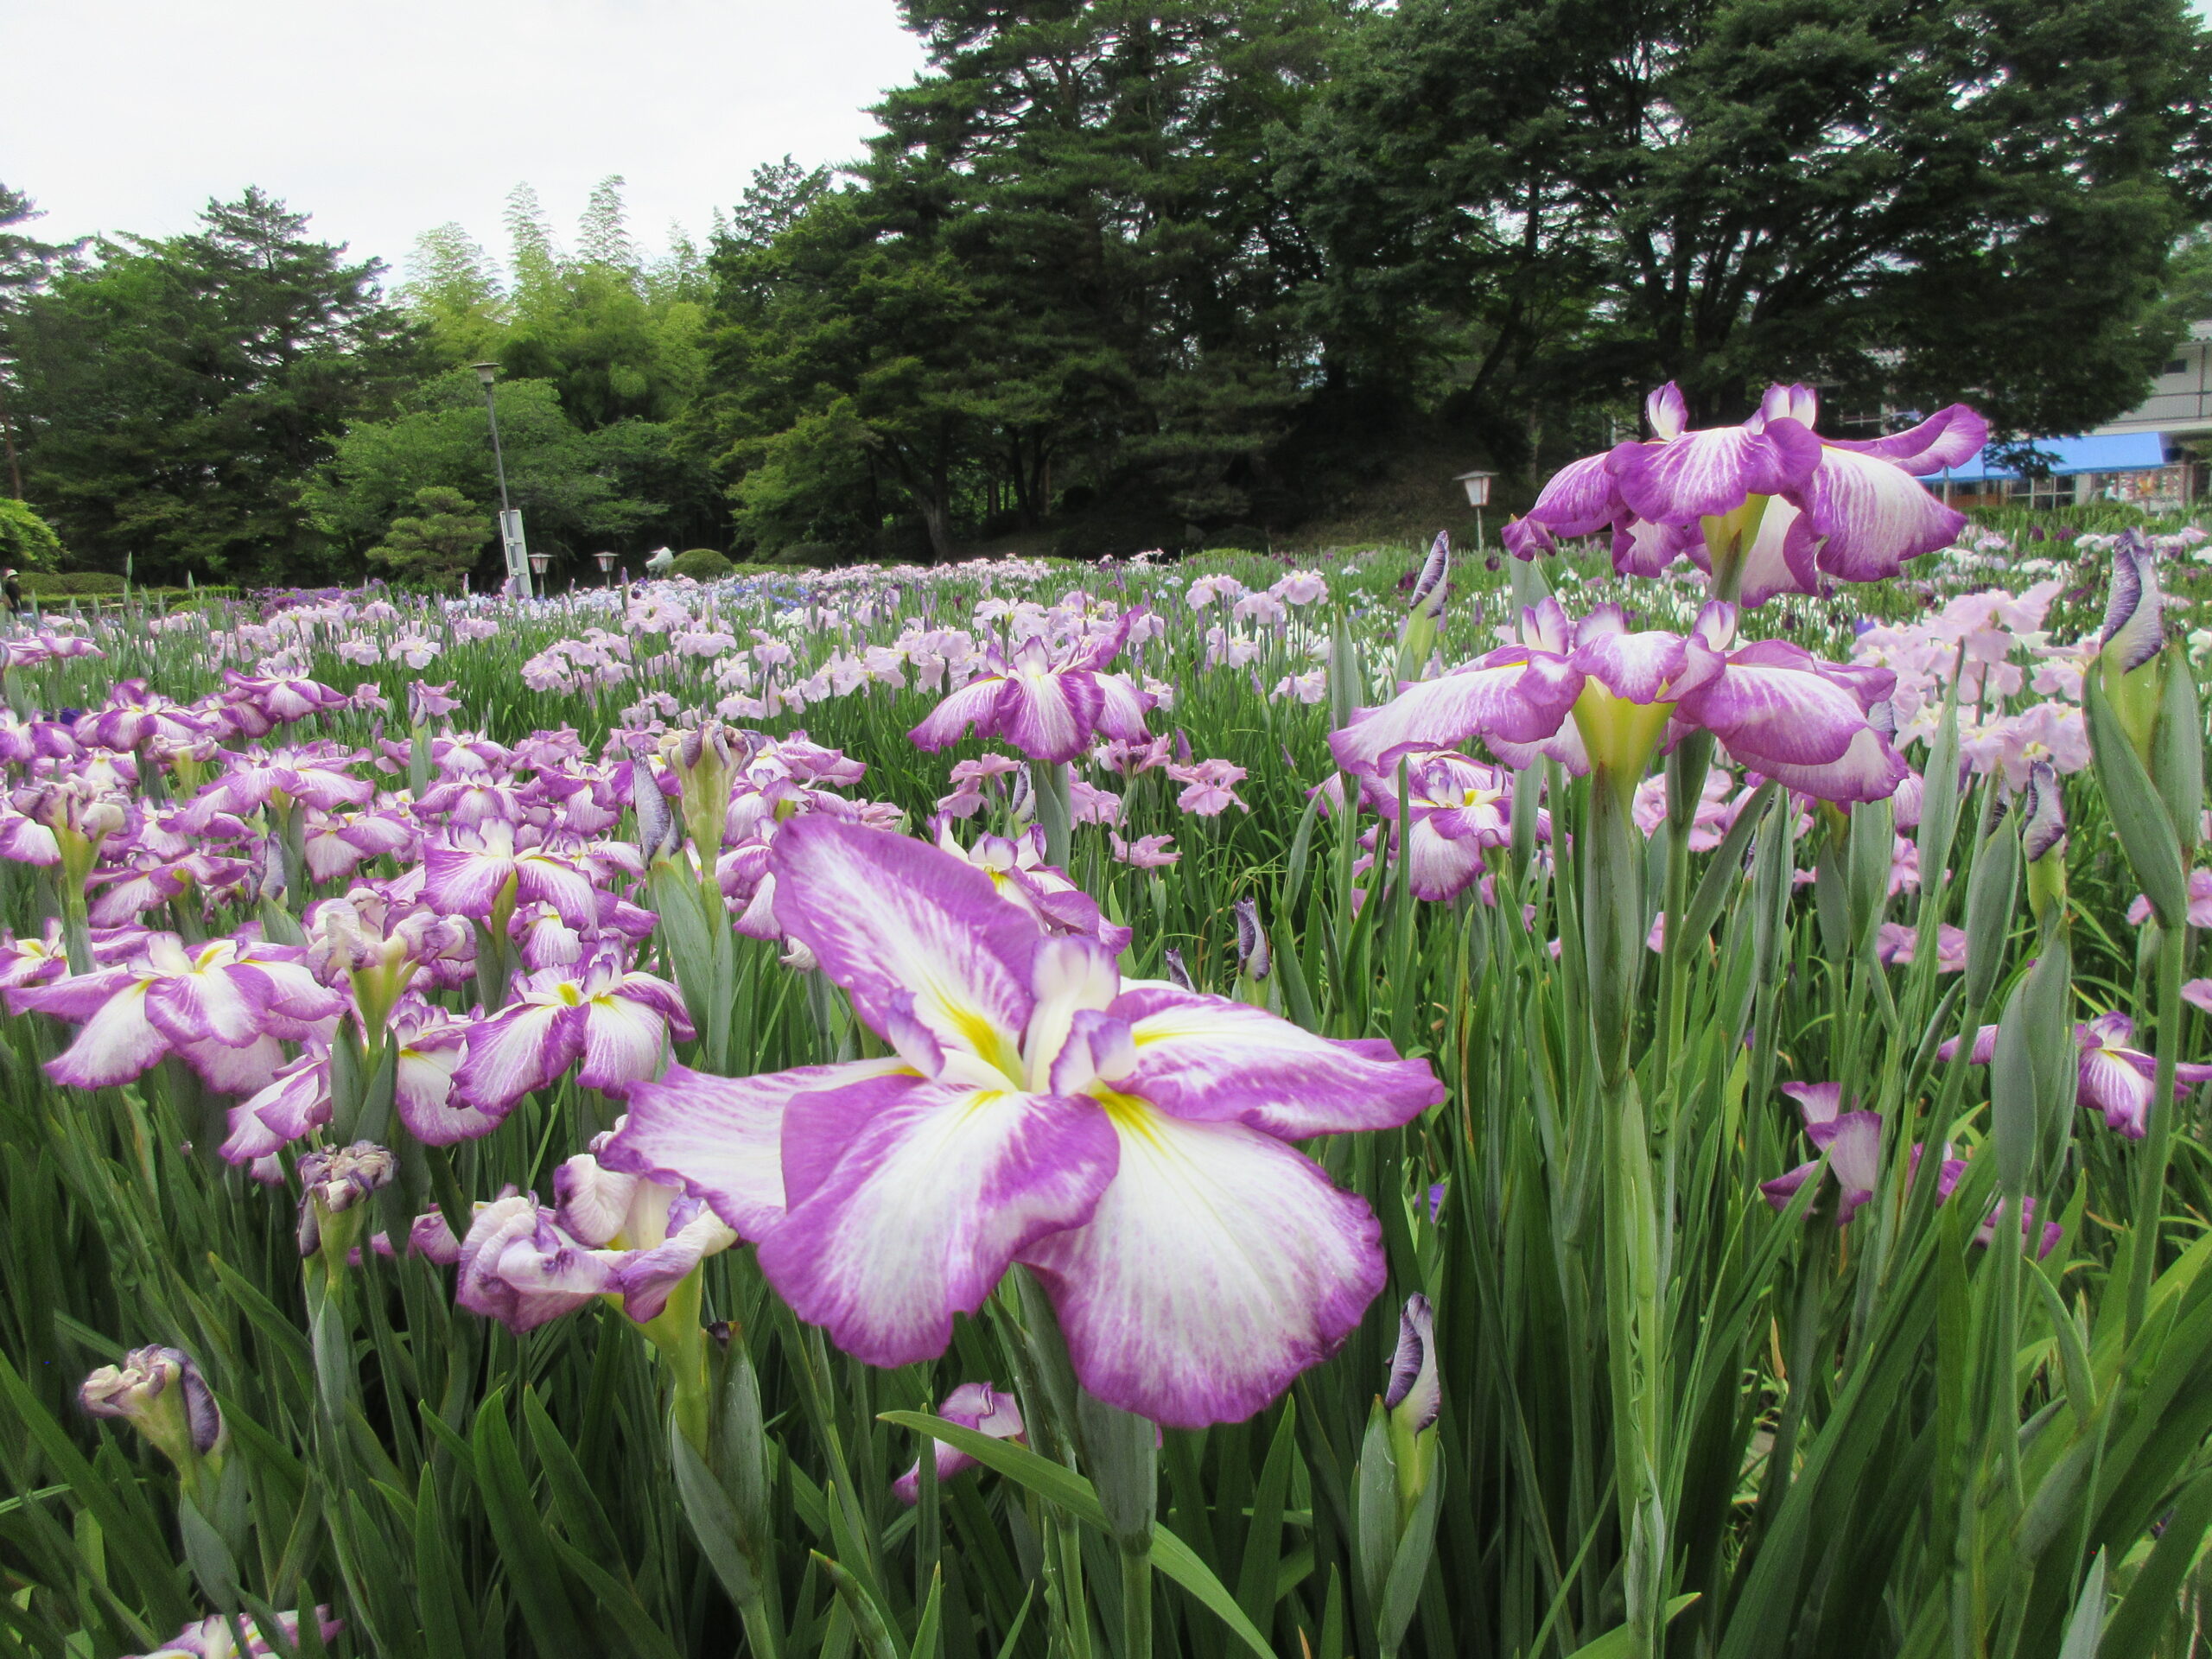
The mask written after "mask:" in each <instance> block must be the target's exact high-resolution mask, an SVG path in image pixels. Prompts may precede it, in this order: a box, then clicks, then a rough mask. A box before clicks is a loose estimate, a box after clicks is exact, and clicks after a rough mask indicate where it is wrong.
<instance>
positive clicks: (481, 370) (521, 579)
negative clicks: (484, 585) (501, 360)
mask: <svg viewBox="0 0 2212 1659" xmlns="http://www.w3.org/2000/svg"><path fill="white" fill-rule="evenodd" d="M474 367H475V370H476V378H478V379H479V380H481V381H482V382H483V383H484V413H485V414H486V416H489V417H490V419H491V423H492V467H493V471H494V472H496V473H498V474H499V545H500V547H501V549H502V550H504V551H505V554H506V557H507V590H508V591H509V592H510V593H512V594H514V595H515V596H516V597H517V598H518V599H528V598H529V597H531V582H530V572H531V557H530V547H529V543H526V542H525V541H524V539H523V533H522V514H520V513H519V512H516V511H515V510H514V507H513V506H512V505H511V504H510V503H509V502H508V500H507V461H506V457H505V455H504V454H502V453H501V452H500V449H499V405H498V404H496V403H494V402H493V397H492V382H493V380H495V379H497V378H499V365H498V364H496V363H479V364H476V365H474ZM549 562H550V561H549Z"/></svg>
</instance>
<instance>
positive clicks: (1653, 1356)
mask: <svg viewBox="0 0 2212 1659" xmlns="http://www.w3.org/2000/svg"><path fill="white" fill-rule="evenodd" d="M1701 785H1702V780H1701V779H1700V786H1701ZM1632 787H1633V785H1630V784H1628V783H1627V782H1626V780H1624V779H1619V778H1616V777H1614V776H1612V775H1611V773H1610V771H1609V769H1608V768H1606V767H1605V766H1599V767H1598V768H1596V769H1595V770H1594V771H1593V772H1592V774H1591V778H1590V791H1589V795H1588V797H1587V799H1588V802H1589V817H1588V818H1587V820H1586V823H1585V825H1584V835H1583V836H1582V838H1581V840H1580V842H1579V843H1578V846H1579V847H1580V849H1583V856H1584V857H1586V859H1587V860H1588V862H1587V863H1586V865H1585V866H1584V868H1583V892H1584V895H1585V902H1584V916H1583V926H1584V929H1585V937H1586V939H1587V941H1588V955H1587V966H1586V973H1587V975H1588V978H1589V982H1590V986H1591V1007H1590V1012H1591V1019H1592V1035H1593V1039H1594V1040H1595V1044H1596V1053H1597V1058H1598V1061H1599V1078H1600V1086H1599V1112H1600V1116H1601V1119H1602V1122H1601V1123H1600V1126H1599V1137H1600V1139H1599V1145H1600V1147H1601V1148H1602V1156H1603V1159H1604V1180H1605V1240H1606V1249H1605V1325H1606V1338H1607V1343H1608V1346H1609V1349H1610V1351H1611V1364H1610V1367H1609V1370H1610V1372H1611V1382H1612V1395H1613V1446H1614V1469H1615V1474H1616V1479H1617V1483H1618V1501H1619V1503H1620V1515H1621V1531H1622V1534H1623V1535H1624V1538H1625V1539H1626V1541H1627V1555H1626V1559H1625V1560H1624V1563H1623V1568H1624V1580H1625V1586H1626V1591H1627V1599H1628V1615H1629V1627H1630V1653H1631V1655H1633V1656H1634V1659H1651V1656H1653V1655H1655V1654H1656V1653H1657V1652H1658V1651H1659V1643H1660V1640H1661V1637H1662V1630H1663V1626H1664V1616H1663V1613H1662V1608H1663V1606H1664V1605H1665V1600H1666V1566H1667V1537H1666V1535H1667V1518H1666V1501H1665V1497H1664V1495H1663V1491H1662V1487H1663V1483H1662V1480H1661V1478H1660V1476H1659V1471H1660V1469H1661V1468H1662V1467H1663V1466H1664V1465H1665V1461H1666V1459H1665V1450H1664V1447H1665V1433H1666V1414H1665V1409H1664V1403H1663V1402H1664V1400H1665V1397H1666V1394H1667V1387H1666V1352H1665V1350H1666V1327H1665V1321H1664V1308H1663V1301H1664V1292H1663V1287H1662V1283H1661V1280H1660V1253H1659V1241H1658V1217H1657V1213H1656V1200H1655V1198H1654V1194H1653V1191H1652V1169H1651V1144H1650V1132H1649V1128H1648V1127H1647V1126H1646V1123H1645V1121H1644V1114H1643V1098H1642V1096H1641V1095H1640V1094H1639V1093H1638V1091H1637V1081H1636V1074H1635V1072H1634V1071H1632V1070H1631V1069H1630V1066H1629V1064H1628V1060H1629V1042H1628V1032H1627V1029H1626V1025H1627V1021H1628V1020H1629V1019H1630V1005H1631V1002H1632V1000H1633V992H1632V987H1633V985H1634V983H1635V976H1636V975H1637V973H1638V972H1639V971H1640V969H1641V966H1642V964H1641V962H1640V960H1639V958H1640V957H1641V953H1642V951H1643V938H1642V930H1641V929H1640V928H1639V927H1638V926H1637V921H1638V920H1639V919H1640V918H1641V915H1642V906H1641V904H1640V902H1639V901H1638V894H1639V893H1640V891H1641V878H1642V874H1643V870H1642V860H1643V845H1642V842H1641V838H1640V837H1638V836H1636V835H1635V834H1634V833H1633V830H1634V823H1633V820H1632V819H1631V817H1630V792H1631V790H1632Z"/></svg>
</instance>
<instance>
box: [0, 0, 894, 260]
mask: <svg viewBox="0 0 2212 1659" xmlns="http://www.w3.org/2000/svg"><path fill="white" fill-rule="evenodd" d="M0 41H4V42H5V45H4V48H0V55H3V56H4V59H5V61H6V63H7V65H8V70H7V90H6V92H5V94H4V95H3V96H0V182H5V183H6V184H8V185H10V186H11V187H13V188H16V189H19V190H26V191H29V193H30V194H31V195H32V196H34V197H35V198H36V199H37V201H38V205H39V206H40V207H42V208H44V209H45V210H46V212H47V215H48V216H47V218H46V219H43V220H42V221H41V223H40V225H39V233H40V234H41V235H44V236H45V237H47V238H48V239H49V240H60V239H62V238H67V237H73V236H79V235H83V234H86V233H88V232H94V231H108V232H115V231H137V232H144V233H148V234H165V233H168V232H176V231H181V230H186V229H188V228H190V226H191V225H192V223H193V221H194V217H195V215H196V214H197V213H198V211H199V209H200V207H201V206H202V205H203V204H204V203H205V202H206V201H207V199H208V198H209V197H210V196H212V195H219V196H225V197H229V196H234V195H236V194H238V193H239V192H240V191H241V190H243V189H244V188H245V186H247V185H248V184H258V185H260V186H262V187H263V188H265V189H267V190H270V191H271V192H273V193H274V194H277V195H279V196H281V197H283V199H284V200H285V201H287V202H288V203H289V205H290V206H291V207H293V208H294V209H295V210H296V211H301V212H306V213H312V214H313V215H314V219H313V221H312V229H313V230H314V231H315V233H316V234H318V235H320V236H322V237H325V238H330V239H333V240H340V241H344V242H346V243H349V244H351V245H352V246H353V249H354V250H355V251H357V252H362V253H373V254H376V255H378V256H379V257H382V258H383V259H385V261H386V262H387V263H389V264H391V265H392V266H393V267H394V269H395V271H397V270H399V269H400V268H401V266H402V264H403V262H404V259H405V257H406V254H407V251H408V249H409V248H410V246H411V245H413V243H414V240H415V238H416V235H417V234H418V233H420V232H423V230H426V229H428V228H429V226H433V225H438V224H442V223H444V222H445V221H446V220H448V219H457V220H459V221H460V222H461V224H462V225H464V226H467V228H468V229H469V230H470V231H471V232H473V233H474V235H475V236H476V237H477V238H478V239H479V240H480V241H481V242H483V243H484V244H485V245H486V246H487V247H489V248H490V249H491V250H492V251H493V252H494V253H499V252H503V251H504V249H505V233H504V232H503V231H502V229H501V226H500V218H499V215H500V209H501V207H502V204H503V203H504V201H505V197H506V194H507V192H508V191H509V190H510V189H511V188H513V187H514V185H515V184H516V183H518V181H524V180H527V181H530V182H531V184H533V185H535V186H536V187H537V193H538V196H539V198H540V199H541V200H543V203H544V205H545V208H546V211H547V213H548V215H549V217H550V219H552V221H553V225H554V228H555V231H556V234H557V235H559V236H560V237H561V238H562V239H563V242H564V243H570V242H572V241H573V239H574V232H575V221H576V216H577V214H578V213H580V212H581V211H582V208H583V205H584V199H585V197H586V195H587V194H588V193H589V191H590V189H591V188H592V186H593V185H594V183H596V182H597V181H599V180H600V179H601V178H604V177H605V176H606V175H608V174H610V173H620V174H621V175H623V176H624V178H625V179H626V181H628V188H627V190H626V195H627V199H628V201H629V205H630V227H631V233H632V236H633V237H635V238H637V239H638V241H639V243H640V244H641V245H644V246H645V247H647V248H648V249H657V248H658V247H660V246H661V245H663V244H664V240H665V234H666V229H667V226H668V223H669V221H670V220H671V219H677V220H680V221H681V222H682V223H683V225H684V226H686V227H687V228H688V229H690V232H692V234H693V235H694V236H695V237H697V238H701V239H702V240H703V238H704V232H705V231H706V227H707V219H708V215H709V212H710V211H711V210H712V209H713V208H714V207H716V206H721V207H724V208H725V209H727V207H728V205H729V204H730V203H731V202H733V201H734V200H736V198H737V196H738V194H739V193H740V192H741V190H742V189H743V188H744V187H745V184H746V182H747V180H748V179H749V178H750V177H751V175H752V172H753V168H754V166H755V165H757V164H758V163H760V162H767V161H773V160H775V159H776V158H778V157H779V156H782V155H783V154H784V153H785V151H786V150H788V151H790V152H791V154H792V155H793V156H796V157H797V158H798V160H799V161H801V162H806V163H809V164H813V163H817V162H839V161H843V160H847V159H849V158H851V157H853V156H857V155H859V154H860V153H861V144H862V139H863V137H864V136H865V135H866V134H867V133H868V132H869V131H871V130H873V124H872V123H871V122H870V121H869V120H868V118H867V117H866V116H864V115H862V114H861V109H862V107H863V106H864V105H868V104H870V103H873V102H874V101H875V98H876V95H877V93H879V92H880V91H882V90H883V89H884V88H885V87H887V86H894V85H897V84H899V83H900V82H902V81H904V80H906V79H907V78H908V77H910V76H911V75H912V73H914V71H915V70H916V69H918V67H920V66H921V54H920V52H919V50H918V46H917V43H916V42H915V41H914V39H913V38H912V36H911V35H907V34H906V33H905V32H904V31H903V30H901V29H900V28H899V20H898V15H897V12H896V10H895V8H894V6H893V0H787V3H777V0H374V3H366V0H182V3H180V0H0Z"/></svg>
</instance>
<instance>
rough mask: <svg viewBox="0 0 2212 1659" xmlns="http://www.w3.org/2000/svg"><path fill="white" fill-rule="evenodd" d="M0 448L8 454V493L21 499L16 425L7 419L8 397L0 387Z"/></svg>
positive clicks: (21, 485) (20, 464)
mask: <svg viewBox="0 0 2212 1659" xmlns="http://www.w3.org/2000/svg"><path fill="white" fill-rule="evenodd" d="M0 448H5V449H6V450H7V452H8V493H9V494H10V495H12V496H13V497H15V498H16V500H18V501H20V500H22V499H23V464H22V461H21V460H20V459H19V458H18V457H17V455H16V423H14V422H13V421H11V420H10V419H9V418H8V396H7V391H6V388H5V386H4V385H0Z"/></svg>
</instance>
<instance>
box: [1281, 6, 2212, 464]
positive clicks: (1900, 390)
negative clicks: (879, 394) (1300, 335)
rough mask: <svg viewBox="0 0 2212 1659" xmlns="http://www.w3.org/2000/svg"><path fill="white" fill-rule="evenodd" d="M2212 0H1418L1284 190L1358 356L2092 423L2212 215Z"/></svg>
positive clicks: (1366, 42) (1339, 87) (2138, 352)
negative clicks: (2194, 10) (2178, 256)
mask: <svg viewBox="0 0 2212 1659" xmlns="http://www.w3.org/2000/svg"><path fill="white" fill-rule="evenodd" d="M2208 88H2212V81H2208V50H2207V45H2206V37H2205V35H2204V31H2203V29H2202V27H2201V26H2200V25H2199V24H2198V23H2197V22H2196V20H2195V19H2194V18H2193V16H2191V15H2190V12H2189V11H2188V10H2187V8H2186V6H2185V5H2184V3H2183V0H1901V3H1896V4H1888V5H1881V6H1875V5H1866V4H1859V3H1847V0H1657V3H1649V4H1644V5H1639V6H1633V7H1622V6H1618V5H1614V4H1611V3H1599V0H1474V3H1467V0H1405V3H1403V4H1402V5H1400V6H1398V7H1396V8H1395V9H1394V10H1391V11H1389V12H1388V13H1376V14H1374V15H1372V16H1370V17H1369V18H1368V19H1367V21H1366V22H1364V24H1363V27H1362V28H1361V29H1359V30H1358V31H1357V35H1356V37H1355V39H1354V41H1353V43H1352V45H1351V48H1350V49H1349V51H1348V52H1347V54H1345V57H1344V61H1343V63H1342V65H1341V72H1340V73H1339V75H1338V77H1337V79H1336V80H1335V82H1334V84H1333V85H1332V87H1331V89H1330V90H1329V92H1328V93H1327V95H1326V97H1325V102H1324V108H1323V109H1322V111H1320V112H1319V116H1318V118H1316V119H1315V120H1314V121H1313V123H1312V124H1311V125H1310V126H1309V128H1308V130H1307V131H1306V133H1305V135H1304V136H1303V137H1302V140H1301V142H1300V143H1299V144H1297V145H1296V146H1294V147H1293V151H1292V159H1291V165H1290V167H1289V168H1287V174H1286V181H1287V183H1289V184H1291V185H1292V186H1293V187H1294V188H1297V189H1298V190H1299V192H1300V197H1301V200H1302V201H1303V202H1304V204H1305V207H1306V222H1307V223H1308V224H1309V225H1310V226H1313V227H1314V229H1315V232H1316V233H1317V235H1318V236H1319V238H1321V240H1322V241H1323V243H1324V245H1325V246H1326V247H1327V249H1328V251H1329V253H1330V256H1331V264H1330V270H1329V274H1328V277H1327V279H1326V281H1325V283H1324V285H1323V295H1322V304H1321V307H1320V312H1321V315H1322V317H1323V321H1324V327H1325V333H1326V336H1327V340H1328V345H1329V350H1330V352H1331V353H1332V355H1333V356H1334V357H1335V358H1336V359H1338V361H1339V362H1343V363H1346V364H1349V365H1354V367H1355V368H1357V369H1364V370H1365V371H1367V372H1371V373H1374V374H1377V375H1381V376H1389V375H1394V374H1395V375H1403V374H1406V373H1408V372H1411V371H1413V370H1415V369H1417V368H1418V366H1419V365H1421V364H1423V363H1424V362H1427V361H1433V359H1435V358H1436V357H1437V356H1438V355H1439V354H1440V353H1441V354H1444V355H1447V356H1452V357H1454V358H1457V359H1459V361H1461V362H1473V363H1475V364H1476V365H1478V367H1477V369H1476V372H1477V374H1478V375H1480V374H1481V373H1482V372H1484V371H1485V370H1487V369H1488V368H1490V367H1491V366H1492V364H1493V359H1497V360H1503V361H1510V362H1516V363H1518V364H1520V365H1522V367H1523V369H1524V371H1525V372H1524V373H1523V375H1522V381H1521V384H1520V385H1519V386H1518V388H1517V389H1516V391H1514V392H1513V393H1512V394H1511V395H1512V397H1513V399H1514V400H1515V401H1517V402H1520V403H1521V404H1523V405H1525V404H1527V403H1529V402H1530V401H1533V399H1534V395H1535V388H1536V386H1538V385H1541V384H1544V383H1546V382H1548V383H1549V384H1551V385H1553V386H1554V388H1555V389H1556V390H1558V391H1565V392H1567V394H1569V396H1573V395H1574V394H1575V393H1577V392H1578V391H1580V392H1581V393H1583V394H1584V395H1586V396H1587V395H1590V394H1592V393H1603V392H1607V391H1613V392H1618V391H1624V390H1626V389H1629V388H1632V387H1636V386H1640V385H1645V384H1648V383H1649V382H1651V381H1653V380H1656V379H1660V378H1675V379H1677V380H1680V381H1681V383H1682V385H1684V387H1685V389H1686V390H1687V391H1688V392H1689V394H1690V396H1691V398H1692V402H1693V404H1694V406H1695V407H1696V409H1697V410H1698V411H1699V413H1700V415H1701V416H1704V417H1707V418H1711V417H1714V416H1725V415H1731V414H1737V413H1740V412H1742V411H1743V410H1744V409H1745V407H1746V404H1747V400H1749V399H1750V398H1751V397H1755V396H1756V393H1757V390H1758V387H1759V386H1760V385H1764V383H1765V381H1766V380H1767V379H1768V378H1771V377H1780V378H1804V379H1808V380H1814V381H1819V382H1821V383H1824V384H1826V385H1829V386H1831V387H1834V388H1837V389H1839V390H1840V391H1842V392H1843V393H1844V394H1845V396H1846V397H1847V398H1850V399H1854V400H1856V401H1857V402H1859V404H1861V405H1862V406H1864V407H1866V408H1868V409H1872V408H1873V407H1875V406H1877V405H1878V404H1881V403H1883V402H1884V401H1885V400H1887V401H1891V402H1899V403H1904V404H1919V405H1923V406H1927V405H1932V404H1937V403H1941V402H1943V401H1945V400H1947V399H1949V398H1951V397H1971V398H1972V399H1973V400H1974V401H1975V402H1976V403H1977V404H1980V405H1982V406H1983V407H1984V408H1986V410H1988V411H1989V412H1990V413H1991V415H1992V416H1993V417H1994V419H1995V420H1996V421H1997V423H1999V426H2000V427H2007V428H2011V429H2016V430H2030V431H2066V430H2074V429H2080V428H2081V427H2082V426H2083V425H2086V424H2088V423H2093V422H2094V421H2098V420H2101V419H2106V418H2109V417H2110V416H2112V415H2113V414H2116V413H2118V412H2120V410H2124V409H2126V407H2128V406H2129V405H2130V404H2132V403H2133V401H2134V400H2135V399H2136V398H2137V397H2139V396H2140V395H2141V391H2142V389H2143V386H2144V385H2145V378H2146V376H2147V374H2148V373H2149V372H2151V370H2152V369H2153V368H2154V367H2155V365H2156V364H2157V362H2158V359H2160V358H2161V357H2162V356H2163V354H2164V351H2165V350H2166V347H2167V345H2168V343H2169V338H2170V336H2169V334H2168V331H2167V329H2166V327H2165V325H2164V320H2163V319H2162V318H2160V317H2159V315H2158V313H2157V311H2156V308H2155V306H2156V301H2157V298H2158V292H2159V288H2160V283H2161V280H2162V277H2163V275H2164V268H2165V262H2166V258H2167V254H2168V250H2169V248H2170V247H2171V244H2172V242H2173V239H2174V238H2175V236H2176V234H2177V232H2179V231H2180V230H2181V229H2182V228H2183V226H2186V225H2188V224H2190V223H2192V222H2194V221H2195V220H2196V219H2198V218H2200V217H2201V216H2202V213H2203V210H2204V204H2205V201H2206V197H2207V189H2208V183H2209V182H2212V181H2209V180H2208V173H2207V169H2206V165H2205V156H2206V146H2207V138H2208V132H2212V128H2208V124H2207V118H2206V113H2205V106H2206V102H2207V94H2208Z"/></svg>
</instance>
